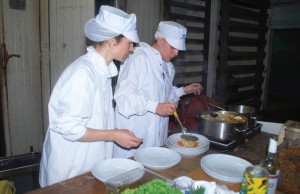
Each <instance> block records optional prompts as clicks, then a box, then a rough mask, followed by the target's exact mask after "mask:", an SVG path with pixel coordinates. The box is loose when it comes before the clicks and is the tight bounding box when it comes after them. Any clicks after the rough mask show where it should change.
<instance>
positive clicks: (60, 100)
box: [40, 6, 142, 187]
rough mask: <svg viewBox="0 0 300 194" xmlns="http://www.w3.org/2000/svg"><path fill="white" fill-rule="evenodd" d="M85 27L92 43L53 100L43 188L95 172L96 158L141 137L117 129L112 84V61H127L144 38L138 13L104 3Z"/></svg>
mask: <svg viewBox="0 0 300 194" xmlns="http://www.w3.org/2000/svg"><path fill="white" fill-rule="evenodd" d="M84 30H85V35H86V37H87V38H88V39H89V40H91V41H92V46H89V47H88V48H87V53H86V54H85V55H83V56H81V57H79V58H78V59H77V60H75V61H74V62H73V63H71V64H70V65H69V66H68V67H67V68H66V69H65V70H64V72H63V73H62V75H61V76H60V78H59V79H58V81H57V83H56V85H55V87H54V89H53V92H52V94H51V98H50V101H49V105H48V108H49V127H48V130H47V134H46V138H45V142H44V148H43V153H42V160H41V164H40V185H41V187H45V186H48V185H51V184H54V183H57V182H59V181H63V180H65V179H68V178H71V177H74V176H77V175H79V174H82V173H85V172H88V171H90V170H91V168H92V166H93V164H94V163H95V162H96V161H99V160H104V159H108V158H111V157H112V154H113V144H114V142H115V143H117V144H119V145H122V146H124V147H126V148H131V147H136V146H138V145H139V144H140V143H141V141H142V139H140V138H137V137H136V136H135V135H134V134H133V133H132V132H131V131H129V130H127V129H115V128H114V109H113V106H112V100H113V94H112V87H111V78H112V77H114V76H116V75H117V68H116V66H115V64H114V63H113V60H114V59H115V60H118V61H121V62H122V61H124V60H125V59H126V58H127V56H128V54H129V53H130V52H132V51H133V42H139V38H138V35H137V31H136V16H135V15H134V14H130V15H129V14H127V13H125V12H123V11H121V10H119V9H117V8H114V7H110V6H102V7H101V8H100V11H99V14H98V15H97V16H96V17H95V18H93V19H91V20H89V21H88V22H87V23H86V24H85V29H84Z"/></svg>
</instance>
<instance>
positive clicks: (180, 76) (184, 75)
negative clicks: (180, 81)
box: [176, 71, 201, 78]
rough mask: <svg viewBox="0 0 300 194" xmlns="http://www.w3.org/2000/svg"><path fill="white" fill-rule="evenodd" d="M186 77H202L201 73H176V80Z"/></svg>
mask: <svg viewBox="0 0 300 194" xmlns="http://www.w3.org/2000/svg"><path fill="white" fill-rule="evenodd" d="M185 77H201V71H198V72H183V73H176V78H185Z"/></svg>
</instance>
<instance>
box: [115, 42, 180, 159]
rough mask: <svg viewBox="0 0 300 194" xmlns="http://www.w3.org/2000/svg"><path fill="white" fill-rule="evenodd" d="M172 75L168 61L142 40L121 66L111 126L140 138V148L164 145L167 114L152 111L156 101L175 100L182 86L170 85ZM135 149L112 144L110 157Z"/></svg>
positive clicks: (125, 153) (171, 68)
mask: <svg viewBox="0 0 300 194" xmlns="http://www.w3.org/2000/svg"><path fill="white" fill-rule="evenodd" d="M174 75H175V70H174V66H173V64H172V63H171V62H165V61H163V59H162V58H161V55H160V53H159V52H158V51H157V50H156V49H154V48H153V47H151V46H149V45H148V44H146V43H140V45H139V47H137V48H136V49H135V50H134V53H133V54H132V55H130V56H129V58H128V59H127V60H126V62H124V64H123V65H121V69H120V73H119V78H118V82H117V86H116V91H115V95H114V99H115V101H116V109H115V125H116V127H117V128H120V129H129V130H131V131H133V132H134V134H135V135H136V136H137V137H139V138H142V139H143V143H142V144H141V145H140V147H139V149H140V148H144V147H152V146H161V145H164V144H165V142H166V139H167V136H168V122H169V117H168V116H165V117H164V116H159V115H158V114H156V113H155V110H156V107H157V105H158V103H163V102H167V100H171V101H173V102H175V103H177V102H178V100H179V97H180V96H182V95H183V94H184V91H183V88H177V87H175V86H173V85H172V82H173V79H174ZM135 151H136V149H131V150H128V149H126V150H125V149H122V148H121V147H119V146H118V145H114V157H122V158H128V157H131V156H133V154H134V153H135Z"/></svg>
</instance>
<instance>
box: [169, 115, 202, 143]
mask: <svg viewBox="0 0 300 194" xmlns="http://www.w3.org/2000/svg"><path fill="white" fill-rule="evenodd" d="M173 115H174V117H175V118H176V120H177V121H178V123H179V125H180V127H181V130H182V135H181V138H182V139H185V140H186V141H198V137H196V136H193V135H188V134H186V131H187V130H186V127H184V126H183V125H182V123H181V121H180V119H179V116H178V114H177V112H176V110H175V112H174V113H173Z"/></svg>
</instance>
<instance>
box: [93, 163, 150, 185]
mask: <svg viewBox="0 0 300 194" xmlns="http://www.w3.org/2000/svg"><path fill="white" fill-rule="evenodd" d="M134 169H144V166H143V165H142V164H140V163H139V162H137V161H134V160H130V159H125V158H111V159H107V160H100V161H98V162H96V163H95V164H94V165H93V168H92V170H91V172H92V174H93V175H94V176H95V177H96V178H97V179H98V180H100V181H102V182H104V183H106V182H107V181H109V180H110V179H113V178H115V177H118V176H120V175H122V174H125V173H127V172H129V171H132V170H134ZM141 172H142V171H141ZM135 176H136V177H133V178H132V181H133V182H134V181H135V180H138V179H139V178H140V177H142V176H143V174H142V173H141V174H140V175H135Z"/></svg>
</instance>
